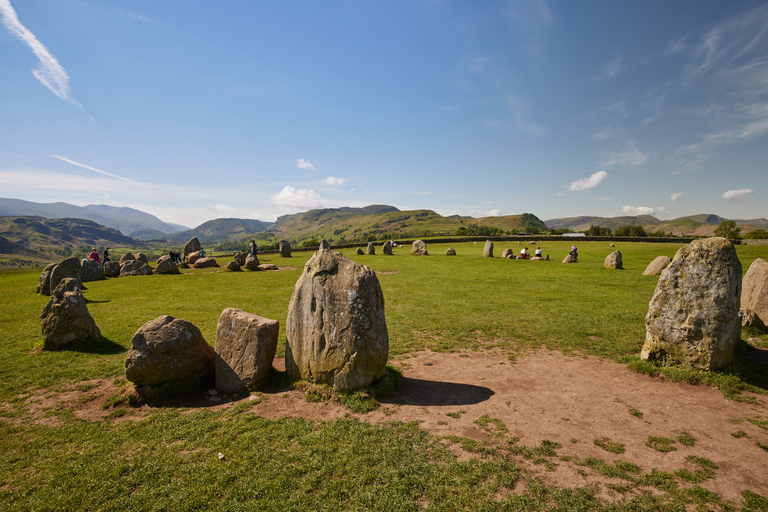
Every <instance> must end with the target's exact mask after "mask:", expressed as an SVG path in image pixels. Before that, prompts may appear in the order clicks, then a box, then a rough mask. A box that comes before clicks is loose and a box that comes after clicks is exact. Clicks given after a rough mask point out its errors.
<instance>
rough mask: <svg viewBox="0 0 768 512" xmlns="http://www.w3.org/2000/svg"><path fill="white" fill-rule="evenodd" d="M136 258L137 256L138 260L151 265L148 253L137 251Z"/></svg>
mask: <svg viewBox="0 0 768 512" xmlns="http://www.w3.org/2000/svg"><path fill="white" fill-rule="evenodd" d="M133 257H134V258H136V260H137V261H143V262H144V263H146V264H147V265H149V258H147V255H146V254H144V253H143V252H137V253H136V254H134V255H133Z"/></svg>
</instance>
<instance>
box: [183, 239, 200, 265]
mask: <svg viewBox="0 0 768 512" xmlns="http://www.w3.org/2000/svg"><path fill="white" fill-rule="evenodd" d="M200 249H201V247H200V240H198V239H197V237H196V236H193V237H192V238H190V239H189V242H187V243H186V244H184V253H183V254H182V256H183V260H184V261H186V260H187V256H189V255H190V254H192V253H193V252H198V251H199V250H200Z"/></svg>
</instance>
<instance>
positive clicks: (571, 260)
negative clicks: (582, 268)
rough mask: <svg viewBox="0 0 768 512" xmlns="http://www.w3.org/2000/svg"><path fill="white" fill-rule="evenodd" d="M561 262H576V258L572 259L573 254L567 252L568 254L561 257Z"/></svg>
mask: <svg viewBox="0 0 768 512" xmlns="http://www.w3.org/2000/svg"><path fill="white" fill-rule="evenodd" d="M563 263H576V260H575V259H574V257H573V254H571V253H568V256H566V257H565V258H564V259H563Z"/></svg>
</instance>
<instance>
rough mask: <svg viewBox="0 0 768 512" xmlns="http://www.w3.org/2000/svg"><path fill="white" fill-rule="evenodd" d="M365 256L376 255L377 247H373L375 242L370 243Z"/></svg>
mask: <svg viewBox="0 0 768 512" xmlns="http://www.w3.org/2000/svg"><path fill="white" fill-rule="evenodd" d="M365 254H368V255H373V254H376V247H375V246H374V245H373V242H368V247H367V248H366V250H365Z"/></svg>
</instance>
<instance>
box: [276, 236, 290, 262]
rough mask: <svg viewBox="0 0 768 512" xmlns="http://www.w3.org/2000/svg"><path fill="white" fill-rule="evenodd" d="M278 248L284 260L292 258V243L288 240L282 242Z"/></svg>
mask: <svg viewBox="0 0 768 512" xmlns="http://www.w3.org/2000/svg"><path fill="white" fill-rule="evenodd" d="M277 247H278V249H279V250H280V256H282V257H283V258H290V257H291V242H289V241H288V240H280V242H278V244H277Z"/></svg>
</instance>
